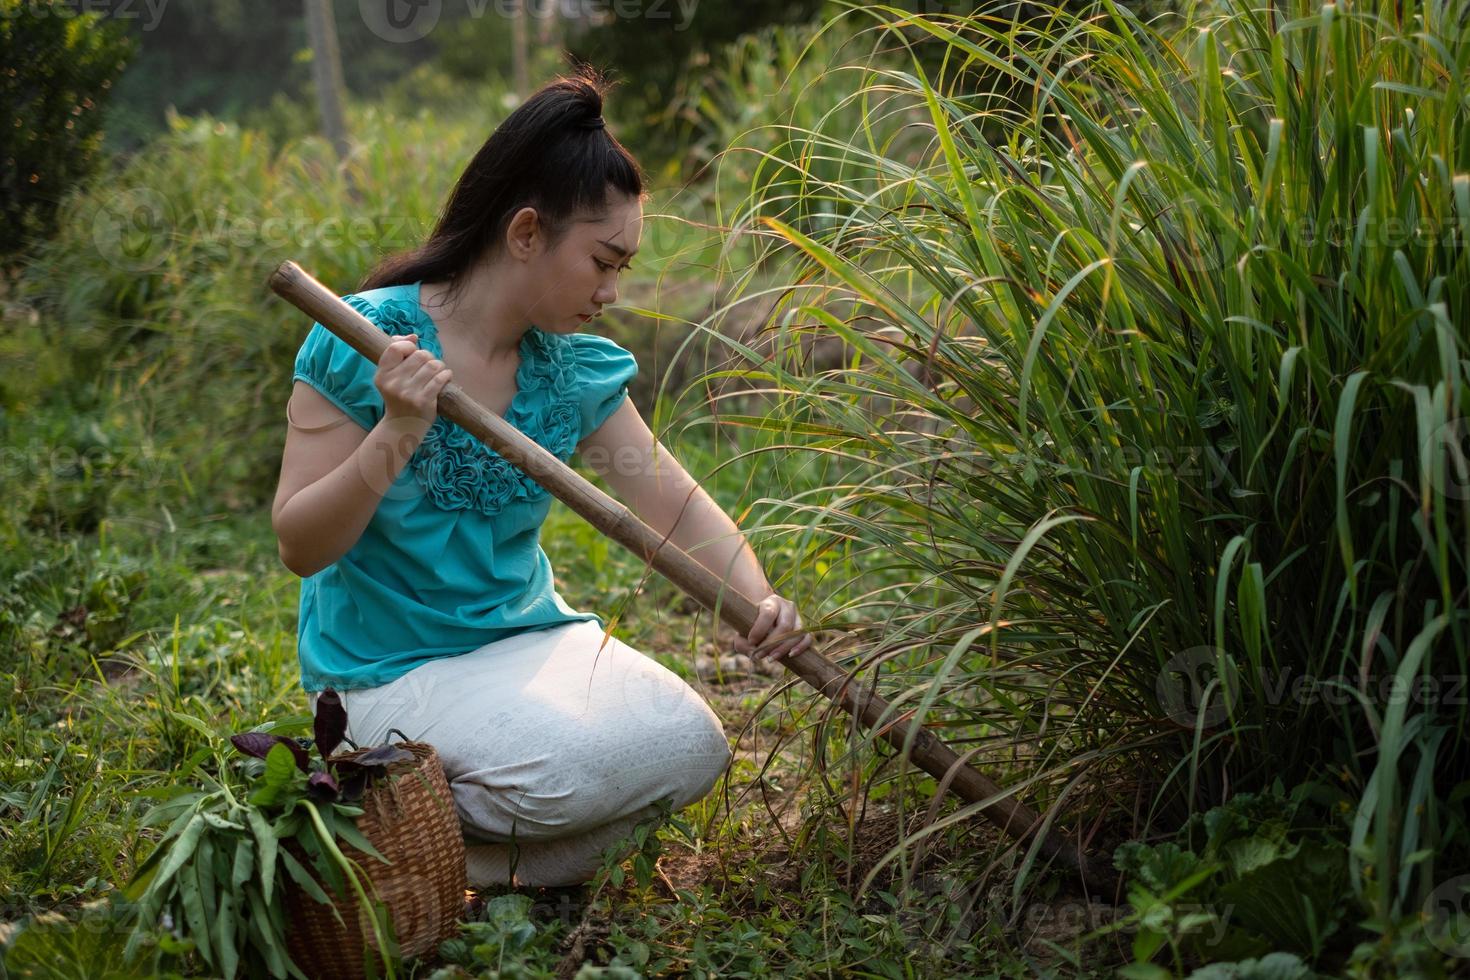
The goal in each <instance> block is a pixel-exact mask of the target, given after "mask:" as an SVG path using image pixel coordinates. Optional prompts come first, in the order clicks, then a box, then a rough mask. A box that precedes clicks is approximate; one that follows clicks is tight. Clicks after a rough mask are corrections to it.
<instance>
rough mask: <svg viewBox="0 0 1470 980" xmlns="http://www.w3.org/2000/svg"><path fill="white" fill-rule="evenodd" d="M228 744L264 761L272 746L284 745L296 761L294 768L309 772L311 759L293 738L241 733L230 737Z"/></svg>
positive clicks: (258, 733)
mask: <svg viewBox="0 0 1470 980" xmlns="http://www.w3.org/2000/svg"><path fill="white" fill-rule="evenodd" d="M230 742H231V743H232V744H233V745H234V746H235V748H237V749H239V750H240V751H241V752H244V753H245V754H246V755H252V756H254V757H255V758H257V759H264V758H265V757H266V755H267V754H268V753H269V752H270V750H271V747H272V746H274V745H284V746H285V747H286V748H288V749H290V750H291V755H292V756H293V757H295V759H296V768H298V769H300V770H301V771H302V772H310V771H311V757H310V756H308V755H307V754H306V749H304V748H302V747H301V743H299V742H297V741H296V740H295V739H294V738H287V737H286V736H284V735H268V734H266V733H265V732H243V733H241V734H239V735H231V736H230Z"/></svg>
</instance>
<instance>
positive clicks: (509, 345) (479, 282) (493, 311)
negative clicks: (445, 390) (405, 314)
mask: <svg viewBox="0 0 1470 980" xmlns="http://www.w3.org/2000/svg"><path fill="white" fill-rule="evenodd" d="M503 279H504V276H503V274H501V273H500V271H499V270H497V269H496V268H494V267H491V266H476V267H474V268H473V269H471V270H469V271H468V272H466V273H465V274H464V276H463V277H462V278H461V279H460V282H459V289H458V291H457V292H456V293H455V295H454V296H453V298H452V299H451V298H449V295H448V292H449V283H448V282H432V283H431V282H424V283H420V284H419V305H420V306H422V307H423V309H424V312H425V313H428V314H429V316H430V317H431V318H432V319H433V321H434V326H435V328H436V329H437V330H438V331H439V333H440V335H441V336H442V335H443V334H445V333H446V332H447V333H450V334H452V335H453V336H454V337H455V338H456V339H457V340H461V341H463V343H464V346H465V347H466V348H468V349H470V350H472V351H474V352H475V353H477V354H479V355H481V356H483V357H484V358H485V360H486V361H490V362H493V361H497V360H501V359H504V358H507V357H513V356H514V355H515V354H516V352H517V351H518V350H519V349H520V345H521V338H523V337H524V336H525V335H526V331H527V330H529V329H530V328H531V322H530V320H529V319H527V318H526V317H525V315H524V314H523V313H522V312H521V311H520V310H519V309H518V308H517V307H516V305H515V304H514V302H513V301H512V300H511V299H510V297H513V296H515V295H516V291H515V290H514V289H512V288H508V285H509V284H507V283H504V282H503Z"/></svg>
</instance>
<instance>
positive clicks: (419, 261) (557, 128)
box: [357, 66, 643, 293]
mask: <svg viewBox="0 0 1470 980" xmlns="http://www.w3.org/2000/svg"><path fill="white" fill-rule="evenodd" d="M607 88H608V85H607V83H606V82H605V81H604V80H603V79H602V77H601V76H599V75H598V74H597V73H596V72H595V71H594V70H592V69H591V68H587V67H585V66H584V67H580V68H578V69H577V70H576V72H575V73H574V74H572V75H571V76H568V77H561V78H558V79H556V80H555V81H552V82H549V83H547V84H546V85H544V86H542V88H541V89H540V90H539V91H537V92H536V93H535V94H534V95H532V96H531V97H530V98H529V99H527V100H526V101H525V102H524V103H522V104H521V105H520V106H519V107H517V108H516V110H515V111H514V112H512V113H511V114H510V115H509V116H507V117H506V119H505V121H504V122H502V123H501V124H500V125H499V126H497V127H496V128H495V131H494V132H493V133H491V134H490V137H489V138H488V139H487V140H485V143H484V145H483V146H481V147H480V149H479V151H478V152H477V153H476V154H475V156H474V158H473V159H471V160H470V162H469V165H468V166H467V167H465V170H464V173H462V174H461V175H460V177H459V180H458V181H457V182H456V183H455V185H454V190H453V191H452V192H451V193H450V195H449V200H448V201H447V202H445V205H444V210H443V212H442V213H441V214H440V216H439V223H438V225H437V226H436V227H435V228H434V231H433V232H432V233H431V234H430V235H429V237H428V239H427V240H426V241H425V242H424V243H423V244H422V245H420V246H419V247H417V248H415V249H411V250H409V251H407V252H402V253H399V254H397V255H393V256H389V257H388V258H386V259H384V260H383V261H381V262H379V263H378V265H377V266H376V267H375V268H374V269H373V270H372V271H371V272H370V273H368V275H367V276H366V277H365V278H364V279H363V281H362V283H361V285H359V286H358V289H357V291H358V292H363V291H366V290H369V289H376V288H378V287H381V286H397V285H406V284H408V283H413V282H420V281H423V282H439V281H446V280H447V281H448V282H449V283H450V288H449V291H450V292H451V293H453V292H455V291H456V290H457V288H458V286H459V283H460V282H461V277H462V275H463V274H464V273H465V272H466V271H468V269H469V268H470V267H471V266H472V265H473V264H474V263H475V262H476V261H477V260H479V259H480V258H481V257H482V256H485V255H494V254H496V253H497V252H499V250H500V249H501V248H502V247H503V246H504V243H505V233H506V229H507V228H508V227H509V226H510V221H511V218H513V217H514V216H515V214H516V212H518V211H519V210H520V209H521V208H524V207H533V208H535V209H536V213H537V214H538V215H539V216H540V219H541V222H542V226H543V227H544V228H545V229H546V231H547V236H548V238H549V240H550V242H551V244H552V245H553V246H554V245H555V244H556V243H557V242H558V241H560V240H561V237H562V236H563V235H565V234H566V232H567V231H568V230H569V229H570V228H571V226H572V223H573V221H574V220H575V219H576V218H577V217H579V216H581V215H583V214H584V213H589V212H590V213H591V214H594V215H595V214H598V213H600V212H602V211H604V210H605V209H606V207H607V203H608V200H607V198H608V191H609V189H610V188H611V189H615V190H617V191H621V192H623V193H624V194H629V195H632V196H634V197H641V196H642V194H643V176H642V173H641V170H640V168H639V166H638V162H637V161H636V160H635V159H634V158H633V156H632V154H630V153H629V152H628V151H627V150H626V149H624V148H623V145H622V144H621V143H619V142H618V141H617V139H615V138H614V137H613V135H612V133H611V132H609V131H608V130H607V127H606V122H605V121H604V120H603V118H602V105H603V93H604V92H605V91H606V90H607Z"/></svg>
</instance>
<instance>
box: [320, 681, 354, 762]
mask: <svg viewBox="0 0 1470 980" xmlns="http://www.w3.org/2000/svg"><path fill="white" fill-rule="evenodd" d="M312 732H313V734H314V735H315V736H316V750H317V751H318V752H320V753H321V755H322V761H323V762H325V761H326V760H328V759H330V758H331V757H332V753H333V752H335V751H336V749H337V746H339V745H341V744H342V739H343V738H345V737H346V736H347V709H346V708H344V707H343V706H342V697H341V695H339V694H338V693H337V692H336V691H334V690H332V689H331V688H330V687H329V688H327V689H326V690H325V691H323V692H322V693H321V694H319V695H318V696H317V699H316V720H315V722H314V723H313V725H312Z"/></svg>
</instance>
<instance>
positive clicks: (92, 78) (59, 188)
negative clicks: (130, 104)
mask: <svg viewBox="0 0 1470 980" xmlns="http://www.w3.org/2000/svg"><path fill="white" fill-rule="evenodd" d="M131 52H132V45H131V42H129V41H128V40H127V38H126V37H124V35H123V31H122V29H121V28H120V27H118V25H116V24H115V23H108V22H105V21H103V19H102V18H101V16H100V15H98V14H93V13H88V14H78V13H75V12H74V11H73V10H72V9H71V7H70V6H69V5H68V4H67V3H65V2H64V0H0V65H4V68H0V105H4V106H8V107H10V109H11V112H12V113H13V115H12V117H11V118H8V119H4V120H0V124H3V129H4V132H5V133H6V137H5V139H4V141H3V143H0V188H3V192H0V259H3V258H8V257H10V256H13V255H15V254H16V253H18V252H20V251H21V250H22V249H24V248H25V247H26V246H27V245H28V244H29V243H31V242H32V241H34V240H35V239H37V238H40V237H44V236H46V235H48V234H50V233H51V231H52V230H53V228H54V224H55V219H56V209H57V206H58V205H59V203H60V201H61V199H62V197H63V195H64V194H65V193H66V191H67V190H68V189H70V187H71V186H72V185H73V184H75V183H76V182H78V181H80V180H81V179H83V178H84V177H86V176H87V175H89V174H90V173H91V172H92V171H93V169H94V167H95V164H96V154H97V150H98V148H99V147H100V146H101V143H102V130H101V124H102V106H103V104H104V103H105V102H106V99H107V93H108V90H109V89H110V88H111V87H112V83H113V81H114V80H115V79H116V78H117V77H118V75H119V74H120V73H121V72H122V68H123V64H124V62H125V61H126V60H127V58H128V57H129V55H130V54H131Z"/></svg>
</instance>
